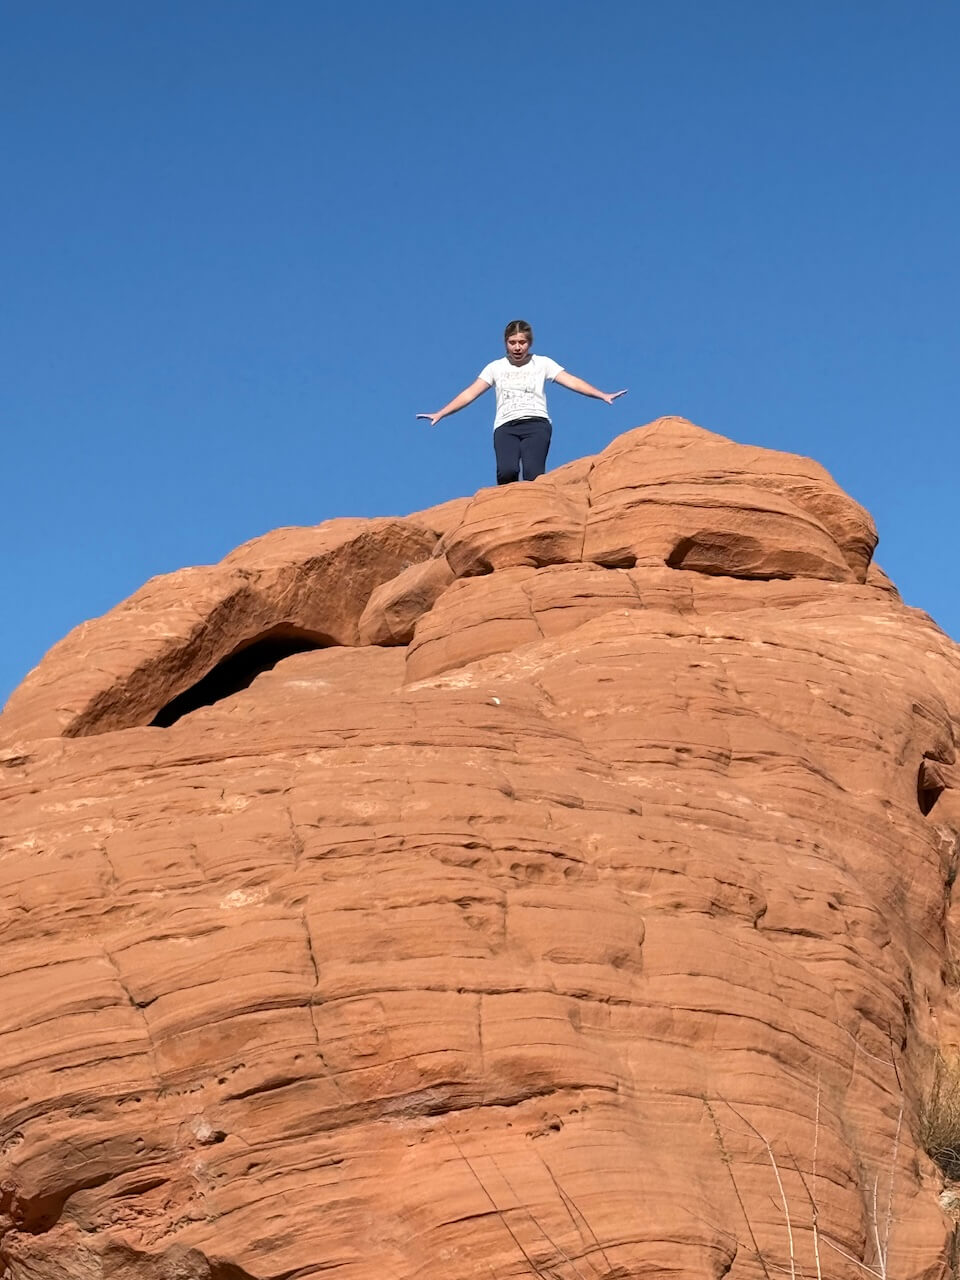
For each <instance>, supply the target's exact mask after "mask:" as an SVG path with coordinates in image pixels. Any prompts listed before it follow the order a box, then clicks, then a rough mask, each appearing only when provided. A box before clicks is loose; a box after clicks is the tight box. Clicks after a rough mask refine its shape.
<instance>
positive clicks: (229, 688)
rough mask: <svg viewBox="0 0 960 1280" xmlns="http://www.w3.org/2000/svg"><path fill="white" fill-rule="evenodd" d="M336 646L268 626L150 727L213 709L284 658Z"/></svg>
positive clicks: (162, 726) (294, 630)
mask: <svg viewBox="0 0 960 1280" xmlns="http://www.w3.org/2000/svg"><path fill="white" fill-rule="evenodd" d="M335 643H336V641H334V640H331V639H330V637H329V636H324V635H321V634H319V633H318V632H311V631H302V630H301V629H300V628H298V627H291V626H285V625H281V626H277V627H271V628H270V630H269V631H264V632H262V633H261V634H260V635H258V636H255V637H254V638H253V639H251V640H245V641H244V642H243V644H241V645H238V646H237V648H236V649H234V650H233V652H232V653H229V654H227V656H226V657H225V658H221V660H220V661H219V662H218V663H217V664H216V666H215V667H213V668H211V670H210V671H208V672H207V674H206V675H205V676H203V677H202V678H201V679H200V680H198V681H197V682H196V684H192V685H191V686H190V688H189V689H184V690H183V692H182V693H178V694H177V696H176V697H175V698H172V699H171V700H170V701H169V702H168V703H167V705H166V706H165V707H162V708H161V709H160V710H159V711H158V712H157V714H156V715H155V716H154V718H153V720H151V722H150V723H151V726H152V727H153V728H157V729H168V728H169V727H170V725H172V724H176V722H177V721H178V720H180V719H182V718H183V717H184V716H188V715H189V714H190V713H191V711H198V710H199V709H200V708H201V707H212V706H213V704H214V703H216V702H222V701H223V699H224V698H229V697H231V696H232V695H233V694H235V693H239V692H240V691H241V690H242V689H246V688H248V687H249V686H250V685H251V684H253V682H254V680H256V678H257V676H259V675H262V674H263V673H264V672H265V671H270V670H272V669H273V667H275V666H276V665H277V663H278V662H282V661H283V660H284V658H290V657H292V656H293V655H294V654H295V653H306V652H307V651H309V650H311V649H325V648H327V647H328V646H330V645H331V644H335Z"/></svg>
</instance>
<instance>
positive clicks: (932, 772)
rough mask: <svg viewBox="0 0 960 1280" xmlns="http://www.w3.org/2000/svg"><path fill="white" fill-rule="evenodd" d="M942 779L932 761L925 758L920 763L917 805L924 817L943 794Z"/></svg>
mask: <svg viewBox="0 0 960 1280" xmlns="http://www.w3.org/2000/svg"><path fill="white" fill-rule="evenodd" d="M944 789H945V788H944V785H943V779H942V778H941V777H940V772H939V770H938V769H937V766H936V765H935V764H934V762H933V761H932V760H928V759H927V758H926V757H924V758H923V760H921V761H920V769H919V770H918V772H917V804H918V805H919V806H920V812H921V813H922V814H923V816H924V817H926V816H927V814H928V813H929V812H930V811H931V809H932V808H933V806H934V805H935V804H936V803H937V801H938V800H939V799H940V797H941V795H943V792H944Z"/></svg>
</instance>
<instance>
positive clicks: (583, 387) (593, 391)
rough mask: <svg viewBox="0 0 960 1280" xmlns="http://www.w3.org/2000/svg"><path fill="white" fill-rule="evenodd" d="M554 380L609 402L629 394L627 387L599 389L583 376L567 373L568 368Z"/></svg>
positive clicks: (572, 389) (596, 398) (586, 394)
mask: <svg viewBox="0 0 960 1280" xmlns="http://www.w3.org/2000/svg"><path fill="white" fill-rule="evenodd" d="M554 382H557V383H559V384H560V386H561V387H567V388H569V390H571V391H579V392H580V394H581V395H582V396H592V397H593V398H594V400H605V401H606V402H607V404H613V402H614V400H619V399H620V397H621V396H625V395H626V394H627V391H626V388H624V389H623V391H598V390H597V388H596V387H591V385H590V383H589V382H584V380H583V379H582V378H575V377H574V376H573V374H572V373H567V371H566V369H564V370H563V372H562V373H558V374H557V376H556V377H555V378H554Z"/></svg>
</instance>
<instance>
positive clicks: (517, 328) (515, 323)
mask: <svg viewBox="0 0 960 1280" xmlns="http://www.w3.org/2000/svg"><path fill="white" fill-rule="evenodd" d="M515 333H525V334H526V335H527V337H528V338H529V339H530V342H531V344H532V343H533V330H532V329H531V328H530V326H529V325H528V324H527V322H526V320H511V321H510V323H509V324H508V325H507V327H506V328H505V329H504V331H503V340H504V342H506V340H507V339H508V338H512V337H513V335H514V334H515Z"/></svg>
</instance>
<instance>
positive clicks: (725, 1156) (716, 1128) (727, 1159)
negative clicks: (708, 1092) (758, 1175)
mask: <svg viewBox="0 0 960 1280" xmlns="http://www.w3.org/2000/svg"><path fill="white" fill-rule="evenodd" d="M703 1105H704V1107H705V1108H706V1111H707V1115H708V1116H709V1117H710V1122H711V1124H712V1125H713V1134H714V1137H715V1138H716V1140H717V1146H718V1147H719V1148H720V1158H721V1159H722V1161H723V1163H724V1164H725V1165H726V1168H727V1173H729V1175H730V1182H731V1185H732V1186H733V1194H734V1195H735V1196H736V1197H737V1204H738V1205H739V1206H740V1212H741V1213H742V1214H743V1221H744V1222H745V1223H746V1227H747V1233H748V1235H749V1236H750V1243H751V1244H752V1245H753V1252H754V1256H755V1257H756V1259H757V1261H758V1262H759V1263H760V1267H761V1269H762V1271H763V1274H764V1275H765V1276H766V1280H772V1277H771V1275H770V1271H769V1268H768V1267H767V1261H766V1259H765V1258H764V1256H763V1254H762V1253H761V1252H760V1246H759V1244H758V1243H757V1237H756V1236H755V1235H754V1234H753V1225H752V1223H751V1222H750V1217H749V1215H748V1214H747V1207H746V1205H745V1204H744V1203H743V1197H742V1196H741V1194H740V1188H739V1187H738V1186H737V1179H736V1177H735V1175H734V1172H733V1160H732V1159H731V1156H730V1152H729V1151H728V1150H727V1148H726V1146H725V1145H724V1141H723V1134H722V1132H721V1130H720V1123H719V1121H718V1120H717V1117H716V1115H715V1114H714V1111H713V1107H711V1105H710V1102H709V1100H708V1099H707V1098H704V1099H703Z"/></svg>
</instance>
